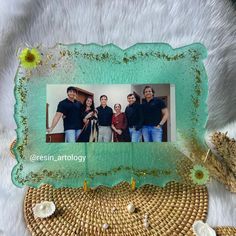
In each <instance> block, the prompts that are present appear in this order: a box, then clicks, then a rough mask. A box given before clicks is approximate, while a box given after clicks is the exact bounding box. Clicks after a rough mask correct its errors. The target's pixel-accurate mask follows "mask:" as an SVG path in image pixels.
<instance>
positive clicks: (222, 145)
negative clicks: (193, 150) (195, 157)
mask: <svg viewBox="0 0 236 236" xmlns="http://www.w3.org/2000/svg"><path fill="white" fill-rule="evenodd" d="M211 142H212V144H213V145H214V147H213V148H212V152H211V153H209V155H208V157H207V159H206V160H205V163H204V165H205V166H206V167H207V168H208V170H209V172H210V173H211V176H213V177H215V178H216V179H217V180H218V181H219V182H221V183H223V184H224V185H226V187H227V189H229V190H230V191H231V192H236V141H235V139H231V138H229V137H228V136H227V133H221V132H215V133H214V134H213V135H212V137H211Z"/></svg>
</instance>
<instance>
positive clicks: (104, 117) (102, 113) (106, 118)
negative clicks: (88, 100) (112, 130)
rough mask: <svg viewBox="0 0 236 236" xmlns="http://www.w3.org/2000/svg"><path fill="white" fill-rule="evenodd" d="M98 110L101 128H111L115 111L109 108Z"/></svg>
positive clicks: (99, 108) (98, 108) (100, 107)
mask: <svg viewBox="0 0 236 236" xmlns="http://www.w3.org/2000/svg"><path fill="white" fill-rule="evenodd" d="M97 110H98V125H100V126H111V120H112V115H113V110H112V109H111V108H110V107H109V106H105V107H104V108H103V107H102V106H99V107H97Z"/></svg>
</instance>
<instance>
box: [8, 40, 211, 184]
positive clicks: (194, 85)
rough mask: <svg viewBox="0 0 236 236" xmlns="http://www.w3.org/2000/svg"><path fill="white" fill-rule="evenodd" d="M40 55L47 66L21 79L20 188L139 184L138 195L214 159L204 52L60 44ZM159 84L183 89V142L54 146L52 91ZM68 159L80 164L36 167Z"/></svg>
mask: <svg viewBox="0 0 236 236" xmlns="http://www.w3.org/2000/svg"><path fill="white" fill-rule="evenodd" d="M37 50H38V51H39V53H40V54H41V62H40V63H39V64H38V65H37V67H36V68H34V69H25V68H24V67H23V64H21V65H20V66H19V68H18V71H17V74H16V78H15V98H16V104H15V121H16V124H17V130H16V132H17V142H16V145H15V147H14V153H15V156H16V159H17V162H18V163H17V165H16V166H15V167H14V169H13V171H12V180H13V182H14V184H15V185H17V186H19V187H22V186H25V185H28V186H31V187H39V186H40V185H42V184H46V183H47V184H51V185H53V186H54V187H81V186H83V184H84V181H85V180H86V181H87V183H88V185H89V187H96V186H99V185H106V186H114V185H116V184H118V183H119V182H121V181H127V182H130V181H131V179H134V180H135V182H136V186H137V187H139V186H142V185H144V184H154V185H158V186H165V184H166V183H168V182H170V181H177V182H184V181H186V178H185V177H184V176H185V175H186V173H187V176H188V171H189V169H188V168H190V167H191V164H189V163H190V162H189V159H194V158H195V159H196V158H200V157H202V156H204V155H205V154H206V152H207V146H206V144H205V141H204V134H205V123H206V120H207V106H206V99H207V92H208V83H207V75H206V72H205V68H204V64H203V59H204V58H206V56H207V52H206V49H205V47H204V46H203V45H202V44H200V43H195V44H192V45H189V46H185V47H182V48H177V49H172V48H171V46H169V45H168V44H164V43H140V44H136V45H134V46H132V47H130V48H127V49H124V50H123V49H121V48H119V47H117V46H115V45H113V44H109V45H105V46H100V45H96V44H89V45H82V44H72V45H62V44H58V45H56V46H55V47H54V48H43V47H41V46H39V47H37ZM157 83H158V84H171V85H174V86H175V107H176V141H174V142H166V143H76V144H73V143H46V140H45V134H46V126H45V122H46V112H45V110H46V96H47V95H46V89H47V85H52V84H58V85H59V84H68V85H74V84H76V85H79V84H148V85H151V84H157ZM63 155H69V156H72V155H77V156H80V159H79V160H70V161H69V160H57V161H55V160H46V159H44V160H41V159H37V160H34V158H35V157H36V156H44V157H45V158H46V157H49V156H54V157H58V156H63ZM81 157H82V159H81ZM186 166H190V167H188V168H187V169H186ZM187 181H188V180H187Z"/></svg>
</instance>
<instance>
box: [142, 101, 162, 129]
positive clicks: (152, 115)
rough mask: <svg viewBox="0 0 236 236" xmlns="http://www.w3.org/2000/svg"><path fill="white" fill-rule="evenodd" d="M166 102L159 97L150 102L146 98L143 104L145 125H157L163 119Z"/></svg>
mask: <svg viewBox="0 0 236 236" xmlns="http://www.w3.org/2000/svg"><path fill="white" fill-rule="evenodd" d="M164 108H166V104H165V103H164V102H163V101H162V100H161V99H158V98H153V99H151V100H150V101H149V102H147V100H145V101H144V102H143V104H142V111H143V125H150V126H157V125H158V124H159V123H160V122H161V119H162V111H161V110H162V109H164Z"/></svg>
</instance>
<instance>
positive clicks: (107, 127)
mask: <svg viewBox="0 0 236 236" xmlns="http://www.w3.org/2000/svg"><path fill="white" fill-rule="evenodd" d="M107 100H108V99H107V96H106V95H102V96H101V97H100V102H101V105H100V106H99V107H97V111H98V142H111V138H112V129H111V122H112V115H113V110H112V108H111V107H109V106H107Z"/></svg>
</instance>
